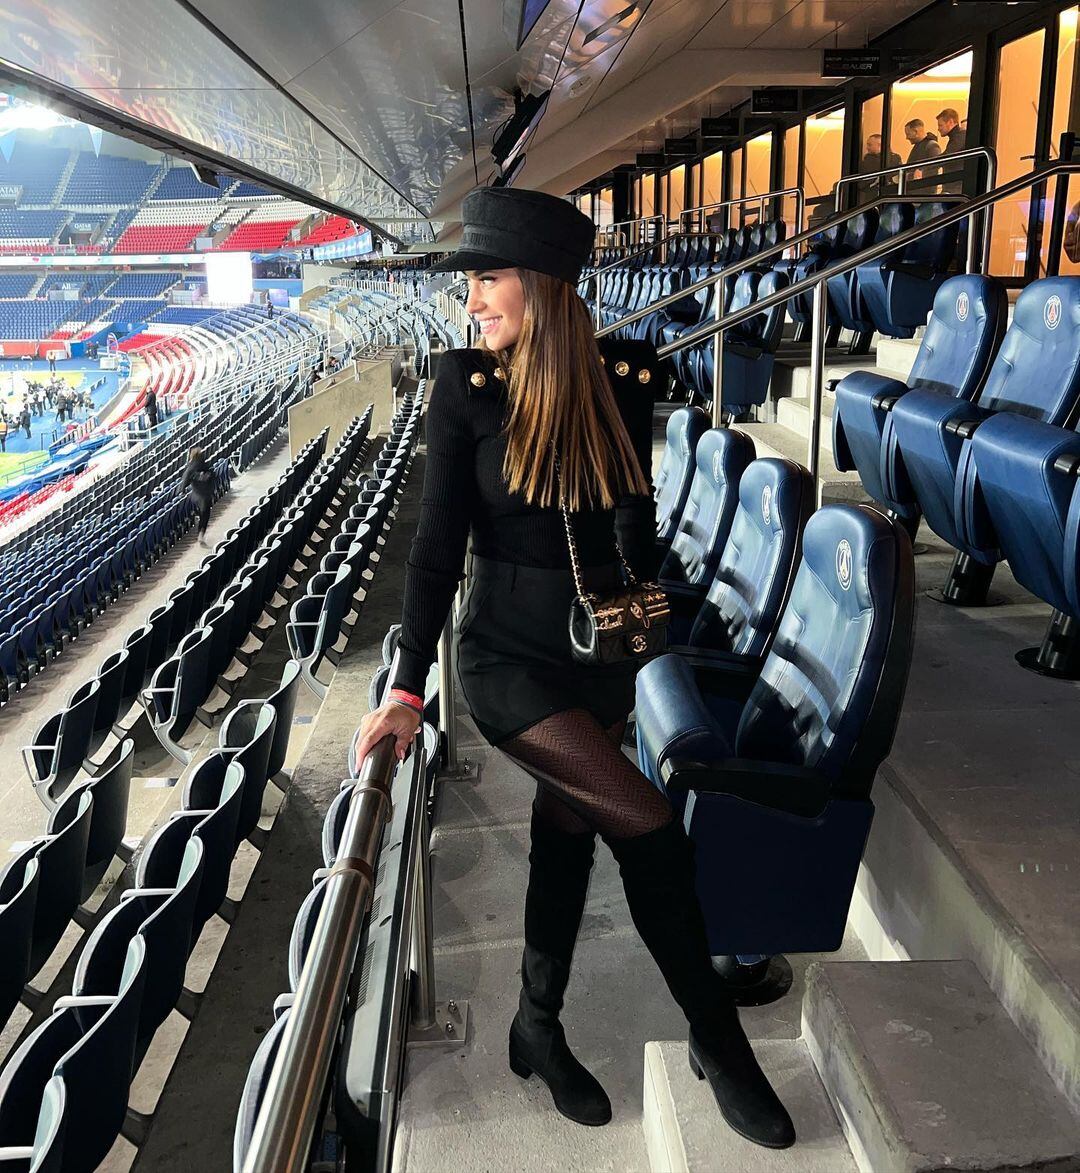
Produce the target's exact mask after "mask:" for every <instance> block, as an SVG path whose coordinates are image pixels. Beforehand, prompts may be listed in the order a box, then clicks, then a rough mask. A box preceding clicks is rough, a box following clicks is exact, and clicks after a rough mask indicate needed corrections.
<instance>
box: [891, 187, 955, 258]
mask: <svg viewBox="0 0 1080 1173" xmlns="http://www.w3.org/2000/svg"><path fill="white" fill-rule="evenodd" d="M946 211H948V205H947V204H938V203H933V204H919V206H918V207H917V208H916V209H915V223H916V224H929V223H930V221H931V220H936V219H937V217H938V216H940V215H942V214H943V213H944V212H946ZM959 236H960V225H959V224H950V225H949V226H948V227H947V228H942V229H940V231H938V232H931V233H930V235H929V236H924V237H923V238H922V239H921V240H915V241H912V243H911V244H909V245H908V246H907V248H906V249H905V250H904V260H905V261H907V262H908V263H911V264H918V265H929V266H930V267H931V268H934V269H939V270H944V269H947V268H948V266H949V263H950V262H951V261H952V259H953V255H954V253H955V252H956V242H957V240H958V239H959Z"/></svg>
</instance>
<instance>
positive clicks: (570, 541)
mask: <svg viewBox="0 0 1080 1173" xmlns="http://www.w3.org/2000/svg"><path fill="white" fill-rule="evenodd" d="M552 452H553V453H554V454H555V477H556V479H557V480H558V482H559V508H560V509H561V510H562V516H563V525H564V526H565V527H566V544H567V545H568V546H569V547H570V567H571V569H572V570H573V572H574V588H575V589H576V590H577V597H578V599H579V601H580V602H581V603H582V604H583V605H584V606H586V607H588V606H589V599H590V598H591V596H590V595H587V594H586V593H585V585H584V583H583V582H582V581H581V567H580V565H579V564H578V552H577V542H575V541H574V531H573V529H572V527H571V525H570V511H569V510H568V509H567V508H566V499H565V498H564V497H563V491H562V470H561V467H560V465H559V452H558V449H557V448H555V446H554V444H553V445H552ZM615 553H616V554H618V556H619V561H620V562H621V563H622V567H623V570H624V572H625V573H626V578H627V583H628V585H629V586H637V579H636V578H635V577H634V572H633V571H632V570H631V569H630V566H629V564H628V563H627V561H626V558H625V557H624V556H623V552H622V548H621V547H620V546H619V542H618V539H616V540H615Z"/></svg>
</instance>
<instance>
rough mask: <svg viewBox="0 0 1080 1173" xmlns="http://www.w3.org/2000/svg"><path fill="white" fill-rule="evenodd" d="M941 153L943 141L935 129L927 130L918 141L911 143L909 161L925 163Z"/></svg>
mask: <svg viewBox="0 0 1080 1173" xmlns="http://www.w3.org/2000/svg"><path fill="white" fill-rule="evenodd" d="M940 154H941V143H940V142H939V141H938V136H937V135H936V134H934V133H933V131H929V130H928V131H927V132H926V134H924V135H923V137H922V138H921V139H919V141H918V142H915V143H912V144H911V151H910V152H909V154H908V157H907V161H908V162H909V163H925V162H926V161H927V159H936V158H937V157H938V155H940Z"/></svg>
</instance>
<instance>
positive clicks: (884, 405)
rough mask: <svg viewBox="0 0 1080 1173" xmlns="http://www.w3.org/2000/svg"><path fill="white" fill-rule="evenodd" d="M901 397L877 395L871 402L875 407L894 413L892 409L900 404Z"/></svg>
mask: <svg viewBox="0 0 1080 1173" xmlns="http://www.w3.org/2000/svg"><path fill="white" fill-rule="evenodd" d="M900 398H901V397H900V396H899V395H875V396H874V398H873V399H871V400H870V402H871V403H872V404H873V406H874V407H877V408H880V409H881V410H882V411H892V409H893V408H894V407H895V406H896V405H897V404H898V403H899V402H900Z"/></svg>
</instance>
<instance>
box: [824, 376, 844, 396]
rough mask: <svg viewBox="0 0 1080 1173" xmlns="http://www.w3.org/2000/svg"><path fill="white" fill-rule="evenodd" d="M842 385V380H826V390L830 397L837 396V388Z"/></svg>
mask: <svg viewBox="0 0 1080 1173" xmlns="http://www.w3.org/2000/svg"><path fill="white" fill-rule="evenodd" d="M840 383H841V380H840V379H826V380H825V390H826V391H827V392H828V393H829V394H830V395H835V394H836V388H837V387H839V386H840Z"/></svg>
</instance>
